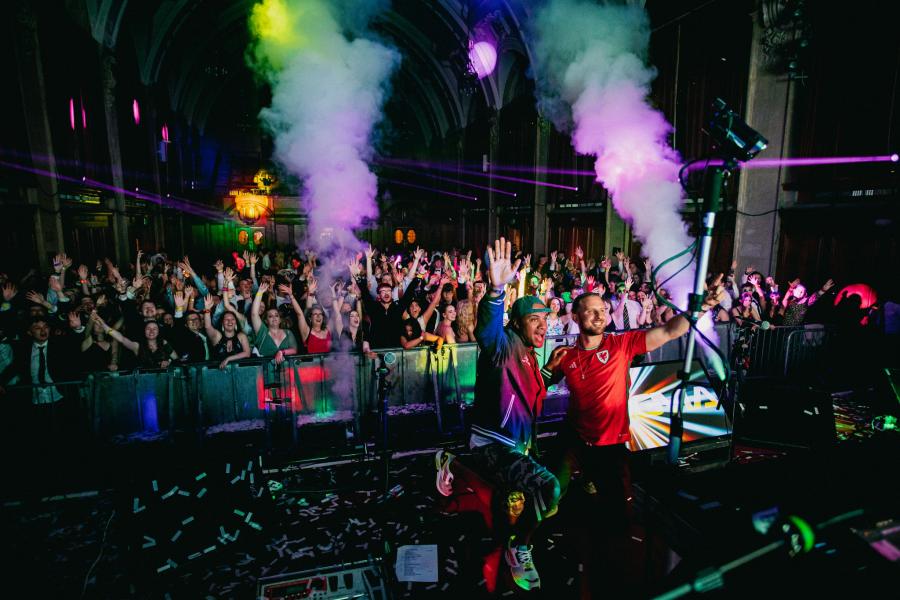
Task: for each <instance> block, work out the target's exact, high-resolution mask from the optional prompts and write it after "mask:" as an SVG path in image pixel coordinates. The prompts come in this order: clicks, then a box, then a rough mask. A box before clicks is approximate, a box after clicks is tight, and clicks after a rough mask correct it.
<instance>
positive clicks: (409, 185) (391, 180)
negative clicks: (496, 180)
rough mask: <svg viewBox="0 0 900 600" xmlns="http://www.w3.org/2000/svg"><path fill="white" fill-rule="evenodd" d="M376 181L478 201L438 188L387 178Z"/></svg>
mask: <svg viewBox="0 0 900 600" xmlns="http://www.w3.org/2000/svg"><path fill="white" fill-rule="evenodd" d="M378 179H380V180H381V181H386V182H388V183H393V184H394V185H401V186H405V187H409V188H415V189H417V190H425V191H427V192H435V193H437V194H444V195H445V196H454V197H456V198H463V199H465V200H478V198H476V197H475V196H466V195H465V194H457V193H456V192H448V191H447V190H439V189H438V188H433V187H428V186H425V185H418V184H415V183H406V182H405V181H397V180H396V179H389V178H387V177H379V178H378Z"/></svg>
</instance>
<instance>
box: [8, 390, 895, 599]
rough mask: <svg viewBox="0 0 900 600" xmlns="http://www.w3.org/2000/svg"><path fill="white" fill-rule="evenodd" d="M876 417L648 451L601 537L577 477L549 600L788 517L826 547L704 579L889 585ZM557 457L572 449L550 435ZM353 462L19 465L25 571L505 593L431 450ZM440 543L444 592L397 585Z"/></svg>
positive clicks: (765, 587) (40, 582) (212, 584)
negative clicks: (872, 421) (407, 568)
mask: <svg viewBox="0 0 900 600" xmlns="http://www.w3.org/2000/svg"><path fill="white" fill-rule="evenodd" d="M857 408H858V407H857ZM839 413H840V414H841V415H843V414H844V413H843V412H841V411H839ZM840 418H841V419H845V421H846V419H847V417H845V416H841V417H840ZM858 423H859V429H858V431H856V433H858V434H859V435H854V433H853V432H851V434H850V435H848V436H845V438H846V439H844V440H842V441H838V442H837V443H835V444H833V445H831V446H829V447H828V448H825V449H822V448H817V449H816V450H815V451H811V450H809V449H804V448H799V447H787V446H784V445H779V446H774V445H770V446H769V447H759V446H748V445H742V444H740V443H739V444H737V445H735V446H734V447H733V448H731V447H729V446H727V445H725V446H721V445H716V444H712V445H707V446H706V447H703V448H698V449H697V450H696V451H695V452H693V453H690V454H688V456H687V459H686V460H685V461H683V462H682V465H681V466H680V467H678V468H675V469H671V468H668V467H666V466H665V465H664V464H662V463H663V462H664V461H661V460H660V457H659V456H658V454H653V452H643V453H637V454H634V455H633V456H632V471H633V480H634V484H635V495H634V508H635V521H634V524H633V526H632V527H631V528H630V529H629V530H628V531H627V533H626V534H623V535H619V536H609V535H607V534H604V533H603V532H598V531H595V530H594V528H593V527H592V523H593V522H594V521H595V520H596V519H595V518H594V514H593V513H592V498H591V496H590V495H588V494H587V493H585V491H584V490H583V489H582V488H581V486H579V485H577V481H576V485H573V488H572V490H571V491H570V493H569V495H568V496H567V497H566V498H565V499H564V501H563V503H562V505H561V507H560V511H559V514H558V515H557V516H556V517H553V518H551V519H549V520H547V521H546V522H545V524H544V525H543V526H542V528H541V529H540V530H539V533H538V535H537V537H536V539H535V540H534V543H535V549H534V556H535V562H536V565H537V566H538V569H539V571H540V573H541V577H542V583H543V587H542V590H541V591H540V592H535V593H532V594H531V596H532V597H547V598H579V597H580V598H591V597H595V598H599V597H603V596H608V595H609V593H610V591H612V590H627V591H628V593H629V595H632V596H636V597H655V596H657V595H659V594H662V593H664V592H666V591H668V590H671V589H674V588H676V587H677V586H679V585H681V584H683V583H685V582H694V581H696V580H697V574H698V573H701V572H703V571H704V570H705V569H707V568H709V567H711V566H714V565H715V566H719V565H722V564H725V563H726V562H728V561H732V560H735V559H739V558H740V557H743V556H746V555H747V554H748V553H750V552H752V551H753V550H756V549H758V548H761V547H764V546H765V545H766V544H768V543H770V542H772V540H773V539H774V540H778V539H780V537H779V536H780V534H778V533H775V531H774V530H772V531H770V532H769V534H768V535H763V534H761V533H760V532H759V531H758V530H759V528H760V527H761V526H762V525H763V524H765V523H766V522H769V524H770V525H772V524H773V523H774V524H775V528H776V529H777V527H778V526H779V525H778V524H779V523H780V522H781V519H783V518H784V517H786V516H788V515H796V516H798V517H801V518H802V519H803V520H804V521H806V522H808V523H810V524H811V526H812V528H813V529H814V535H815V540H814V542H813V544H814V546H813V547H812V548H811V550H810V551H809V552H808V553H801V555H798V556H796V557H794V558H792V559H791V558H789V557H788V554H787V552H786V551H783V552H782V551H778V552H773V553H772V554H770V555H768V556H765V557H763V558H759V559H757V560H755V561H749V562H747V563H746V564H743V565H742V566H741V567H740V568H736V569H734V570H732V571H731V572H729V573H727V574H726V575H724V577H722V578H721V580H719V579H716V578H713V579H711V580H710V579H709V578H708V577H707V579H704V581H705V584H704V585H713V586H715V585H721V586H722V590H723V591H724V593H734V592H735V591H739V592H740V593H746V592H748V591H750V590H752V591H753V592H754V593H760V592H766V593H769V594H770V595H771V594H776V595H777V594H778V593H780V592H785V593H787V592H788V591H789V590H793V591H798V590H803V591H813V590H820V591H826V590H827V591H829V592H834V591H835V590H845V591H847V592H848V593H850V592H854V591H857V592H858V591H859V590H865V589H867V590H869V591H875V590H877V589H879V586H880V585H881V583H880V582H879V581H878V579H877V575H878V574H879V573H886V572H887V571H888V569H889V567H891V566H894V565H896V563H894V564H893V565H891V563H890V562H889V561H888V560H887V559H885V558H883V557H882V556H881V555H879V554H877V553H876V552H875V551H874V550H872V549H871V548H870V547H868V546H867V545H866V544H865V543H863V541H862V538H861V537H860V536H859V535H856V534H854V533H853V532H852V531H851V527H855V528H863V529H865V528H870V527H874V525H875V524H876V523H878V522H883V521H885V520H888V519H891V518H896V517H897V514H896V507H897V506H898V505H900V502H898V500H900V498H898V494H897V491H896V490H895V489H894V487H895V486H893V485H892V482H891V478H890V476H889V474H890V473H892V472H893V471H894V470H895V468H894V466H893V463H894V461H895V458H896V456H897V455H898V454H897V450H898V448H900V444H898V441H900V440H898V436H897V435H896V433H895V432H883V433H876V432H872V431H866V430H865V427H864V424H865V419H863V418H860V419H859V420H858ZM541 446H542V447H543V448H545V450H546V452H549V453H552V452H553V451H554V449H555V448H556V446H557V438H556V436H555V435H554V431H553V427H552V424H547V425H545V427H544V437H542V439H541ZM445 447H446V446H445ZM450 448H451V449H452V450H454V451H457V450H459V448H458V447H454V446H450ZM350 450H351V449H349V448H347V449H345V452H343V453H337V452H336V453H335V454H334V455H333V456H332V457H330V458H329V459H324V458H321V457H320V458H318V459H315V458H308V459H293V460H292V459H290V458H289V457H284V456H282V457H274V456H264V455H262V454H260V453H259V452H258V451H257V449H256V448H255V447H254V445H253V443H252V440H251V439H250V438H248V437H246V435H245V434H241V433H238V434H230V435H223V436H221V437H220V438H219V439H217V440H215V442H214V443H210V444H207V445H206V446H205V447H204V448H203V449H202V450H200V449H197V448H189V447H188V446H187V445H185V444H184V443H178V442H166V443H163V444H159V443H151V444H130V445H128V446H121V447H118V448H116V449H115V450H114V451H112V452H111V451H109V449H106V451H105V452H104V453H103V454H102V455H100V456H96V455H95V456H94V457H93V460H97V459H98V458H99V462H100V463H102V464H104V465H105V467H106V469H105V470H99V469H97V470H91V472H92V473H93V477H91V476H89V475H87V474H85V475H84V479H82V481H83V482H90V483H95V484H98V485H96V486H94V487H92V488H90V489H87V488H85V487H83V486H82V487H80V488H79V487H78V486H74V487H73V486H72V485H71V482H72V481H75V480H76V478H75V477H72V478H71V479H70V481H69V482H67V485H65V486H63V485H62V482H63V481H64V480H62V479H59V480H54V478H53V476H52V474H53V473H56V469H58V468H59V467H60V465H61V464H62V463H63V462H65V461H64V460H63V459H62V458H60V460H59V461H55V462H54V463H45V464H44V466H43V467H42V469H43V470H42V471H30V472H29V473H21V472H20V473H16V474H15V476H16V477H32V478H34V479H35V482H34V485H29V486H25V485H18V486H17V485H12V486H9V485H7V486H6V487H7V498H8V500H7V501H6V502H5V503H4V510H3V527H4V530H5V531H6V532H7V540H8V541H7V544H5V546H6V548H7V550H8V552H9V555H8V556H7V557H6V558H5V560H4V565H5V566H6V568H7V569H8V572H7V577H9V578H15V579H16V580H18V581H19V582H20V585H21V584H23V582H31V583H27V584H26V585H30V586H32V588H33V589H34V590H35V591H39V592H40V593H42V594H45V595H52V596H58V597H75V596H80V595H81V593H82V588H83V587H85V586H86V590H87V592H86V597H97V598H108V597H118V598H122V597H171V598H181V597H185V598H197V597H234V598H249V597H254V596H255V594H256V593H257V582H258V579H259V578H263V577H271V576H275V575H279V574H284V573H290V572H300V571H307V570H309V571H312V572H316V571H319V570H322V569H324V568H326V567H330V566H332V565H336V564H341V563H345V564H346V563H358V562H359V561H364V562H365V561H371V564H372V565H374V566H375V567H376V568H377V567H378V566H379V565H380V566H381V567H383V569H382V570H383V573H384V574H385V579H384V581H385V583H384V585H385V588H386V590H388V592H389V593H390V596H389V597H396V598H430V597H435V598H437V597H461V596H467V597H473V598H476V597H491V596H492V594H491V593H489V591H488V587H490V586H489V582H488V581H487V579H488V577H489V576H490V570H488V571H485V564H486V563H485V556H486V555H490V553H491V551H492V549H493V548H494V546H495V544H494V541H493V539H492V537H491V533H490V531H489V530H488V529H487V528H486V527H485V524H484V521H483V520H482V518H481V517H480V516H479V515H478V514H477V513H471V512H469V513H466V512H463V513H460V512H454V510H453V507H449V506H448V505H447V504H446V502H444V501H443V499H442V498H440V497H439V496H438V495H437V493H436V491H435V488H434V467H433V449H430V448H419V449H410V450H407V451H404V452H397V453H395V454H394V456H393V457H392V459H391V461H390V471H389V472H390V476H389V481H388V482H387V484H386V485H385V481H384V476H383V473H384V463H383V461H382V460H381V459H380V458H379V457H378V456H377V455H376V454H373V453H371V452H370V453H369V455H368V456H365V455H360V454H358V453H354V452H352V451H350ZM732 455H733V457H732V458H729V457H730V456H732ZM87 458H88V457H87V456H82V457H80V458H79V459H77V460H73V461H72V463H69V464H68V466H67V468H68V469H76V468H78V466H77V465H75V464H73V463H75V462H81V461H85V460H87ZM89 466H90V465H89V463H87V462H82V463H81V465H80V467H81V468H82V469H86V468H88V467H89ZM35 468H37V465H35ZM226 471H227V472H226ZM101 473H102V474H101ZM70 475H71V473H70ZM886 475H887V476H886ZM8 481H12V482H13V483H15V480H8ZM23 483H24V482H23ZM28 489H31V490H32V492H33V493H31V494H28V493H24V492H25V491H26V490H28ZM38 489H42V490H44V492H46V493H44V492H37V491H36V490H38ZM201 490H207V491H203V492H201ZM17 491H18V492H21V493H20V494H18V495H17V494H16V492H17ZM167 494H168V495H167ZM198 495H199V497H198ZM772 509H777V510H778V512H779V514H780V516H777V517H776V516H773V515H774V513H772ZM235 510H237V511H239V512H240V513H242V514H237V513H235ZM113 511H115V512H113ZM892 511H893V512H892ZM247 513H251V515H252V516H245V515H246V514H247ZM841 515H843V517H841ZM188 517H193V520H192V522H189V523H188V524H187V525H185V524H183V523H184V520H185V519H187V518H188ZM835 517H840V518H839V519H838V520H837V521H835V522H833V523H832V524H831V525H826V526H824V527H820V528H816V525H817V524H819V525H821V524H822V523H825V522H827V521H828V520H829V519H834V518H835ZM192 527H194V528H195V529H194V530H191V528H192ZM179 531H180V532H181V533H179ZM151 540H152V543H151ZM895 543H896V542H895ZM427 544H434V545H436V546H437V551H438V580H437V581H436V582H422V583H406V582H399V581H397V580H396V577H395V575H394V561H395V559H396V552H397V549H398V548H399V547H401V546H404V545H427ZM211 546H215V547H214V549H212V550H208V549H209V548H210V547H211ZM101 548H102V553H101ZM488 560H490V559H488ZM94 563H96V564H94ZM92 565H93V568H92ZM89 572H90V575H89V576H88V573H89ZM501 572H502V571H501ZM486 574H487V576H486ZM86 577H87V580H86ZM10 580H12V579H10ZM710 581H712V582H713V583H712V584H710ZM776 581H777V582H778V583H776ZM35 582H36V583H35ZM513 593H515V594H519V593H520V592H518V591H515V592H514V591H513V590H512V589H511V588H510V587H509V582H508V581H505V580H504V578H503V577H502V576H500V577H498V579H497V581H496V590H495V592H494V594H495V595H498V596H501V597H503V596H506V595H510V594H513ZM323 597H325V596H323ZM378 597H380V596H378Z"/></svg>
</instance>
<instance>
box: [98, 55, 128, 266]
mask: <svg viewBox="0 0 900 600" xmlns="http://www.w3.org/2000/svg"><path fill="white" fill-rule="evenodd" d="M101 52H102V53H101V55H100V76H101V83H100V85H101V86H103V114H104V116H105V118H106V144H107V146H108V147H109V170H110V173H111V175H112V183H113V185H114V186H115V187H117V188H119V190H122V189H124V188H125V178H124V176H123V175H122V149H121V145H120V143H119V116H118V113H117V107H116V76H115V74H114V73H113V69H114V68H115V66H116V59H115V57H114V56H113V55H112V53H111V52H109V51H107V50H105V49H104V50H102V51H101ZM113 194H114V195H113V199H112V200H111V201H110V204H109V208H110V209H111V210H112V213H113V217H112V231H113V245H114V249H113V250H114V254H115V257H116V263H117V264H120V265H125V264H128V263H129V262H131V255H132V250H131V244H130V243H129V239H128V217H127V216H126V212H125V194H123V193H122V192H121V191H116V192H113Z"/></svg>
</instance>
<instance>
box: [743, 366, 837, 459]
mask: <svg viewBox="0 0 900 600" xmlns="http://www.w3.org/2000/svg"><path fill="white" fill-rule="evenodd" d="M736 401H737V404H738V406H737V411H736V414H735V423H734V436H735V440H736V441H738V442H740V441H746V442H751V443H763V444H770V445H776V446H778V445H781V446H797V447H803V448H821V447H825V446H830V445H832V444H834V443H835V442H836V441H837V433H836V431H835V425H834V409H833V405H832V398H831V395H830V394H829V393H828V392H825V391H822V390H817V389H814V388H811V387H808V386H798V385H785V384H783V383H777V382H775V381H772V380H768V379H765V380H748V381H745V382H744V383H743V384H742V385H741V386H740V388H739V389H738V395H737V398H736Z"/></svg>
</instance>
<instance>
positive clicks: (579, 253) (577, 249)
mask: <svg viewBox="0 0 900 600" xmlns="http://www.w3.org/2000/svg"><path fill="white" fill-rule="evenodd" d="M575 258H577V259H578V260H584V250H583V249H582V248H581V246H575Z"/></svg>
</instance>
